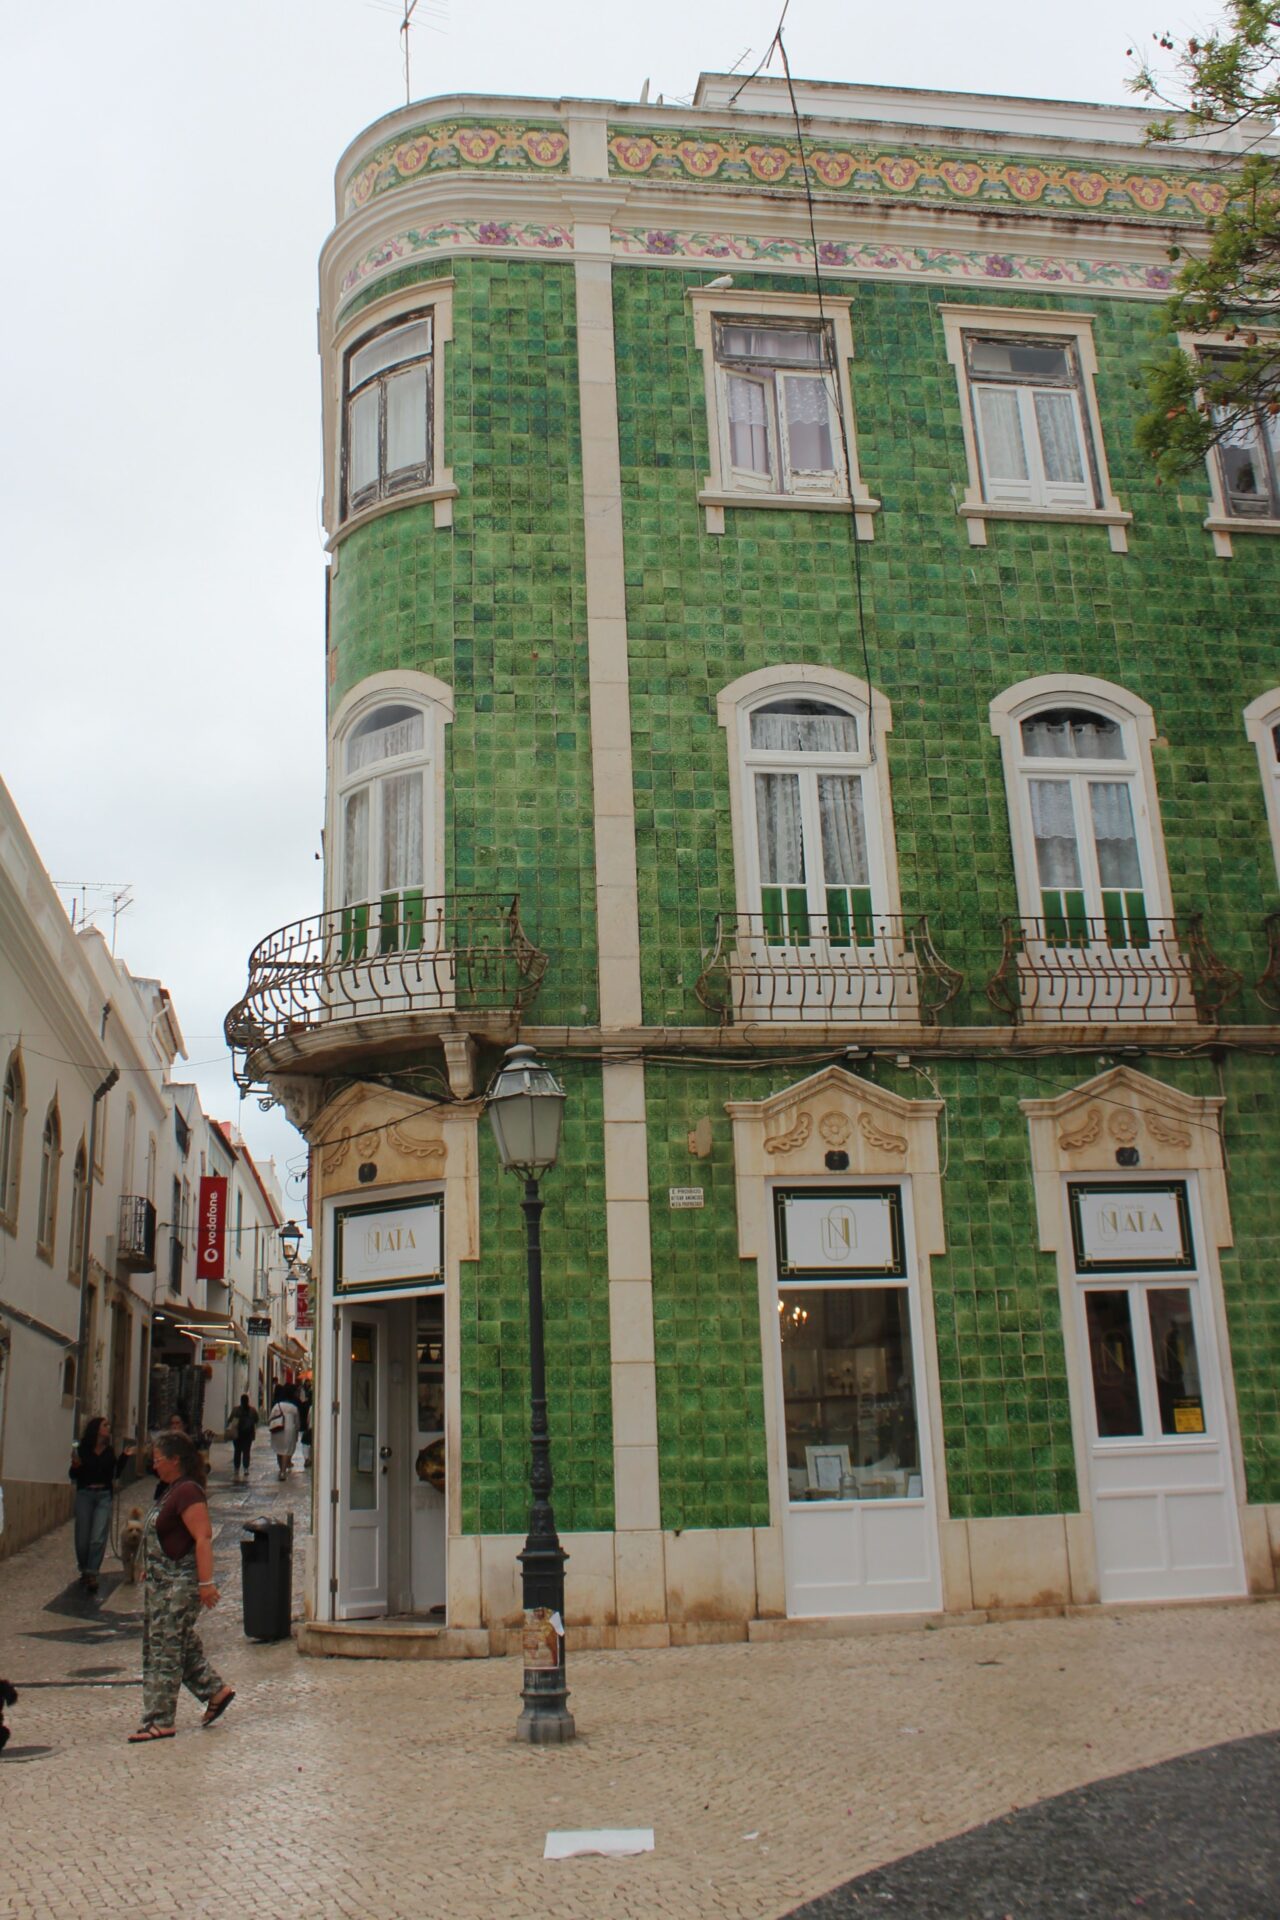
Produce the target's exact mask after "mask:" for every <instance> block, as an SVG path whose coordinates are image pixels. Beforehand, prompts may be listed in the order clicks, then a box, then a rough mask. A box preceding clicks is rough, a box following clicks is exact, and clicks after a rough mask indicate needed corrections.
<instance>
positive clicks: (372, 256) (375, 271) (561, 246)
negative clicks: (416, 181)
mask: <svg viewBox="0 0 1280 1920" xmlns="http://www.w3.org/2000/svg"><path fill="white" fill-rule="evenodd" d="M472 247H474V248H475V249H476V250H477V251H479V252H485V251H487V250H488V249H490V248H502V249H506V250H510V249H512V248H516V249H518V250H520V251H522V252H532V253H555V252H561V253H571V252H572V251H573V228H572V227H547V226H540V225H538V224H537V223H536V222H535V223H527V224H522V223H520V222H518V221H511V220H449V221H444V222H442V224H441V225H440V226H438V227H410V228H408V229H407V230H406V231H405V232H404V233H398V234H395V235H393V236H392V237H391V238H390V239H388V240H383V241H381V242H380V243H379V245H378V246H376V247H372V248H371V249H370V250H369V252H368V253H366V254H363V255H362V256H361V258H360V259H359V260H357V261H356V262H355V264H354V265H353V266H351V267H348V269H347V271H346V273H344V274H343V276H342V284H341V286H340V287H339V289H338V304H339V309H340V310H341V308H343V307H345V306H346V305H347V303H348V301H349V300H350V299H351V297H352V296H353V294H355V293H356V291H357V290H358V289H359V288H361V287H362V286H363V285H364V283H365V282H366V281H367V280H371V279H375V278H378V277H380V276H381V275H382V274H384V273H389V272H392V271H394V269H395V268H396V267H399V266H403V265H405V264H407V262H409V261H410V260H413V259H414V258H416V257H417V256H419V255H421V254H432V253H454V252H457V251H458V249H459V248H463V249H469V248H472Z"/></svg>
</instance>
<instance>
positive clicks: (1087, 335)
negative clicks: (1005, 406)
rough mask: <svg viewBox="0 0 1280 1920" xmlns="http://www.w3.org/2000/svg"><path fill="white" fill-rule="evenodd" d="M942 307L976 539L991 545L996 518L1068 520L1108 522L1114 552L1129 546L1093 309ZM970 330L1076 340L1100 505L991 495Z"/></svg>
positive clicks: (966, 516) (968, 516)
mask: <svg viewBox="0 0 1280 1920" xmlns="http://www.w3.org/2000/svg"><path fill="white" fill-rule="evenodd" d="M938 312H939V313H940V314H941V316H942V325H943V332H944V334H945V337H946V350H947V358H948V360H949V361H950V362H951V364H952V366H953V367H954V368H955V373H956V382H957V384H958V386H959V389H960V423H961V427H962V429H963V432H964V451H965V460H966V462H967V464H968V469H969V484H968V487H967V488H966V490H965V495H964V499H963V500H962V501H961V503H960V506H959V509H958V511H959V513H960V515H961V517H962V518H963V520H964V521H965V524H966V526H967V528H968V532H969V544H970V546H972V547H985V546H986V544H987V522H988V520H1066V521H1069V522H1072V523H1078V524H1081V525H1085V526H1105V527H1106V529H1107V533H1108V536H1109V538H1110V541H1111V548H1112V551H1113V552H1114V553H1127V552H1128V551H1129V540H1128V533H1127V529H1128V528H1129V527H1130V526H1131V525H1132V523H1133V515H1132V514H1131V513H1126V512H1125V510H1124V508H1123V507H1122V506H1121V504H1120V501H1119V500H1118V499H1117V497H1116V495H1115V492H1114V490H1113V488H1112V485H1111V476H1110V474H1109V472H1108V471H1107V454H1106V447H1105V444H1104V442H1103V437H1102V420H1101V416H1100V415H1099V412H1098V397H1097V392H1096V390H1095V377H1096V374H1097V370H1098V359H1097V353H1096V351H1095V349H1094V344H1093V319H1092V316H1091V315H1090V314H1087V313H1051V312H1039V311H1037V312H1032V311H1030V310H1029V309H1027V308H1025V307H979V306H972V307H970V306H949V305H943V306H940V307H939V308H938ZM967 334H969V335H979V336H981V337H983V338H986V337H989V336H996V337H1000V336H1003V337H1004V338H1009V337H1011V336H1015V335H1023V336H1025V338H1026V339H1027V341H1028V343H1029V344H1035V343H1037V342H1049V341H1052V342H1056V343H1066V344H1067V345H1069V346H1070V347H1071V349H1072V351H1073V352H1074V354H1075V361H1076V367H1077V369H1078V371H1079V375H1080V384H1079V387H1078V388H1076V389H1073V391H1075V393H1076V396H1077V400H1078V402H1079V405H1080V407H1081V409H1082V411H1083V423H1082V424H1083V430H1084V435H1085V440H1086V446H1085V449H1084V450H1085V452H1086V455H1087V456H1089V458H1090V459H1091V461H1092V467H1091V472H1092V475H1093V477H1094V478H1095V479H1096V481H1097V488H1098V496H1097V498H1098V504H1096V505H1091V506H1085V505H1079V504H1070V503H1066V502H1064V503H1060V504H1056V505H1055V504H1053V503H1051V502H1048V501H1032V500H1028V501H1026V502H1025V503H1022V502H1017V501H1013V500H1007V501H1001V500H988V499H987V497H986V492H985V488H984V484H983V474H982V459H981V451H980V444H979V436H978V430H977V425H976V422H975V418H974V407H973V393H972V389H971V387H970V381H969V370H968V365H967V363H966V359H965V336H966V335H967ZM1028 384H1030V383H1028ZM1086 464H1088V462H1087V463H1086Z"/></svg>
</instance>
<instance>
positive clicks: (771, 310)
mask: <svg viewBox="0 0 1280 1920" xmlns="http://www.w3.org/2000/svg"><path fill="white" fill-rule="evenodd" d="M685 298H686V299H687V300H688V302H689V305H690V308H691V310H692V313H693V340H694V345H695V346H696V347H697V349H698V351H699V352H700V353H701V355H702V368H703V380H704V385H705V390H706V402H707V443H708V450H709V454H710V467H711V471H710V473H709V474H708V475H707V477H706V480H705V482H704V484H703V487H702V490H701V492H700V493H699V494H698V504H699V505H700V506H701V507H703V508H704V509H705V511H706V526H707V532H708V533H714V534H719V533H723V532H724V510H725V508H726V507H777V508H784V509H786V508H792V509H794V508H801V509H808V510H809V511H810V512H812V511H817V512H822V513H848V512H849V511H850V510H851V509H852V512H853V516H854V527H855V531H856V533H857V537H858V539H859V540H870V539H872V538H874V533H875V528H874V515H875V514H877V513H878V512H879V511H880V502H879V501H878V500H875V499H873V498H872V496H871V495H870V494H869V493H868V492H867V489H866V487H865V486H864V485H863V482H862V478H861V475H860V474H859V472H858V448H857V432H856V426H855V420H854V412H853V392H852V389H851V387H850V384H849V362H850V361H851V360H852V358H853V325H852V322H851V319H850V310H851V307H852V302H851V301H849V300H839V299H830V298H828V297H827V296H826V295H824V296H823V297H822V299H821V300H819V299H818V297H817V295H816V294H799V293H795V294H793V293H747V292H744V293H732V292H724V293H717V292H712V291H710V290H709V289H708V288H706V287H690V288H686V290H685ZM717 320H727V321H729V322H730V323H735V322H736V323H742V322H750V321H752V320H754V321H757V322H758V323H759V324H760V325H761V326H762V327H773V326H787V325H791V324H796V323H798V324H802V325H805V326H809V327H816V326H820V325H822V324H823V323H824V322H825V324H826V325H827V326H828V327H829V328H830V329H831V335H832V340H833V343H834V351H835V369H834V373H833V374H832V375H830V376H829V379H830V381H831V382H832V383H833V384H834V391H832V390H831V388H830V386H829V388H828V396H827V398H828V411H829V415H830V421H831V442H832V449H833V454H834V457H835V461H836V468H835V471H834V472H833V473H832V475H831V476H830V479H829V480H828V479H827V478H826V477H825V476H817V475H814V476H811V477H810V478H808V479H806V480H805V482H804V483H803V484H802V485H801V486H799V487H796V488H794V489H790V490H775V489H771V488H770V487H769V486H768V485H766V484H762V483H761V480H760V478H759V476H757V475H754V474H747V473H743V472H741V471H739V470H737V469H735V468H734V467H733V465H732V463H731V460H730V455H729V414H728V395H727V378H728V373H729V372H731V371H732V369H729V370H726V369H725V368H724V367H723V366H722V365H721V364H720V363H719V362H718V361H717V359H716V322H717ZM837 408H838V409H839V414H840V415H841V416H842V417H843V419H844V421H845V424H846V435H845V438H847V441H848V449H849V468H850V471H849V473H848V475H846V474H845V472H844V450H843V446H842V440H841V433H840V419H839V417H837ZM774 446H775V451H777V450H778V446H779V439H778V435H777V433H776V431H775V436H774Z"/></svg>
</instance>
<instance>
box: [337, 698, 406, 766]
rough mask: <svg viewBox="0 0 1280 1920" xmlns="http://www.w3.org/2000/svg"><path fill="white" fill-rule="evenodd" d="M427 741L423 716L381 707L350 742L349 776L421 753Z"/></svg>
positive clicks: (348, 754)
mask: <svg viewBox="0 0 1280 1920" xmlns="http://www.w3.org/2000/svg"><path fill="white" fill-rule="evenodd" d="M393 716H394V717H393ZM380 721H381V722H382V723H383V724H381V725H379V724H378V723H379V722H380ZM424 740H425V729H424V722H423V716H422V714H420V713H410V712H406V710H405V709H404V708H403V707H398V708H397V707H380V708H379V710H378V711H377V713H374V714H371V715H370V718H369V720H368V721H366V722H365V724H364V726H362V727H361V728H360V729H359V731H358V732H356V733H353V734H352V735H351V737H350V739H349V740H348V741H347V772H348V773H358V772H359V771H360V769H361V768H362V767H372V766H374V765H376V764H377V762H378V761H379V760H396V759H398V758H399V757H400V755H401V754H402V753H421V752H422V748H423V744H424Z"/></svg>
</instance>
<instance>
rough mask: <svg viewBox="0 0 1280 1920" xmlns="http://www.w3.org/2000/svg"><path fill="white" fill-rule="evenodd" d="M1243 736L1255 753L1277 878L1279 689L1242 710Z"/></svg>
mask: <svg viewBox="0 0 1280 1920" xmlns="http://www.w3.org/2000/svg"><path fill="white" fill-rule="evenodd" d="M1244 725H1245V732H1246V733H1247V734H1248V736H1249V738H1250V739H1251V740H1252V741H1253V744H1254V746H1255V747H1256V748H1257V750H1258V768H1259V771H1260V772H1261V774H1262V796H1263V803H1264V805H1265V806H1266V809H1267V824H1268V826H1269V827H1270V828H1271V850H1272V852H1273V853H1274V854H1275V860H1276V874H1277V876H1280V687H1273V688H1272V689H1271V692H1270V693H1264V694H1263V695H1262V697H1261V699H1259V700H1255V701H1254V702H1253V703H1252V705H1251V706H1248V707H1246V708H1245V710H1244Z"/></svg>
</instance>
